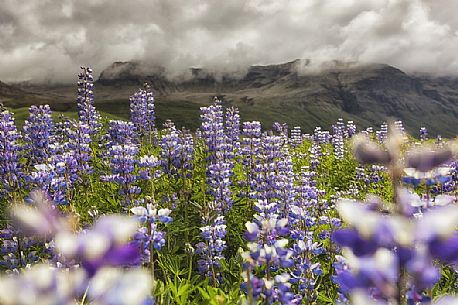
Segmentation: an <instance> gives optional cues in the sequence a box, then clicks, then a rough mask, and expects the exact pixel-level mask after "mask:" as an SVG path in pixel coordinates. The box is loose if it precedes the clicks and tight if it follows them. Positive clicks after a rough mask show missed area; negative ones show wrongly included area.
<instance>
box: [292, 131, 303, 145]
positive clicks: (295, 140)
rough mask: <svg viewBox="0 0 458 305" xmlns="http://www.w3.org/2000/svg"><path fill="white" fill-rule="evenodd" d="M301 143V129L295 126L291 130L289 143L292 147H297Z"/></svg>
mask: <svg viewBox="0 0 458 305" xmlns="http://www.w3.org/2000/svg"><path fill="white" fill-rule="evenodd" d="M301 143H302V131H301V127H300V126H295V127H293V129H292V130H291V139H290V144H291V146H292V147H297V146H299V145H300V144H301Z"/></svg>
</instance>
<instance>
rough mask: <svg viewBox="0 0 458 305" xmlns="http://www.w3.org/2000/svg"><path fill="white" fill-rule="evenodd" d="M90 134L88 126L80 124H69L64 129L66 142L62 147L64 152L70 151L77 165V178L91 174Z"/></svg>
mask: <svg viewBox="0 0 458 305" xmlns="http://www.w3.org/2000/svg"><path fill="white" fill-rule="evenodd" d="M90 135H91V132H90V129H89V126H88V125H86V124H83V123H81V122H72V123H70V126H69V128H67V129H66V136H67V138H68V141H67V142H66V143H65V145H64V147H65V150H66V151H71V152H72V154H73V157H74V159H75V161H76V163H77V171H78V175H79V176H83V175H86V174H90V173H92V171H93V170H92V167H91V165H90V161H91V153H92V151H91V148H90V143H91V136H90Z"/></svg>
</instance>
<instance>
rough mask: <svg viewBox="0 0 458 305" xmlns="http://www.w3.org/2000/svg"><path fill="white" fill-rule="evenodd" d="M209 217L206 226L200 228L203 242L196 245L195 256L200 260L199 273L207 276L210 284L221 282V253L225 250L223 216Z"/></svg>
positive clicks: (224, 223)
mask: <svg viewBox="0 0 458 305" xmlns="http://www.w3.org/2000/svg"><path fill="white" fill-rule="evenodd" d="M211 218H213V217H209V219H208V220H207V223H208V225H206V226H203V227H201V228H200V230H201V236H202V239H203V240H204V241H203V242H200V243H198V244H196V246H195V248H196V254H197V255H199V256H200V257H201V258H200V259H199V260H198V262H197V263H198V266H199V272H200V273H201V274H204V275H205V276H207V277H208V278H209V279H210V280H211V282H212V283H214V284H216V283H219V282H220V281H221V274H220V269H221V263H220V260H222V259H223V258H224V256H223V251H224V249H225V248H226V242H225V241H224V238H225V237H226V222H225V220H224V216H216V218H213V219H211Z"/></svg>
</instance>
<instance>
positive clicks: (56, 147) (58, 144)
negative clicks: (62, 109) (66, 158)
mask: <svg viewBox="0 0 458 305" xmlns="http://www.w3.org/2000/svg"><path fill="white" fill-rule="evenodd" d="M70 126H71V122H70V120H69V119H66V118H65V117H64V116H63V115H59V121H57V122H55V123H54V126H53V129H52V136H51V139H50V142H51V143H50V146H51V149H52V151H53V153H54V154H62V153H63V152H64V151H65V144H66V143H67V141H68V137H67V131H68V130H69V128H70Z"/></svg>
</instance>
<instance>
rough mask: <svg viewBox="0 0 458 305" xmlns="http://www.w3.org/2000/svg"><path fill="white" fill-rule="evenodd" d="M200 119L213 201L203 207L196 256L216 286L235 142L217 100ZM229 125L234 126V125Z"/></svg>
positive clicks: (229, 202) (204, 109) (228, 204)
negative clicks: (228, 133)
mask: <svg viewBox="0 0 458 305" xmlns="http://www.w3.org/2000/svg"><path fill="white" fill-rule="evenodd" d="M233 116H234V115H229V116H228V118H230V119H233ZM201 120H202V125H201V130H202V138H203V139H204V141H205V144H206V151H207V155H208V157H207V162H208V163H207V181H208V185H209V194H210V195H211V196H212V200H211V201H210V203H209V204H208V205H207V206H205V207H203V208H202V211H201V214H202V224H203V227H202V228H201V230H202V233H201V236H202V239H203V240H204V241H203V242H202V243H199V244H198V245H196V248H197V249H198V251H197V253H198V254H199V255H200V256H201V260H200V261H199V266H200V271H201V272H202V273H205V274H206V275H207V276H209V278H210V279H212V281H213V284H214V285H217V284H219V282H220V276H219V269H220V263H219V260H220V259H222V251H223V250H224V237H225V235H226V230H225V229H224V230H222V228H225V220H224V215H225V214H226V213H227V212H228V211H229V210H230V209H231V207H232V193H231V191H230V188H229V187H230V185H231V176H232V175H233V166H234V164H233V158H234V146H233V145H234V142H233V140H234V139H233V138H231V139H230V138H229V136H228V135H227V134H226V132H225V130H224V119H223V109H222V105H221V102H220V101H218V100H216V101H215V103H214V104H213V105H211V106H209V107H202V108H201ZM230 124H231V126H232V125H233V123H230ZM232 127H234V126H232ZM232 127H231V128H232ZM234 132H235V131H234V130H231V135H230V136H234V135H233V133H234ZM215 245H216V246H215Z"/></svg>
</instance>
